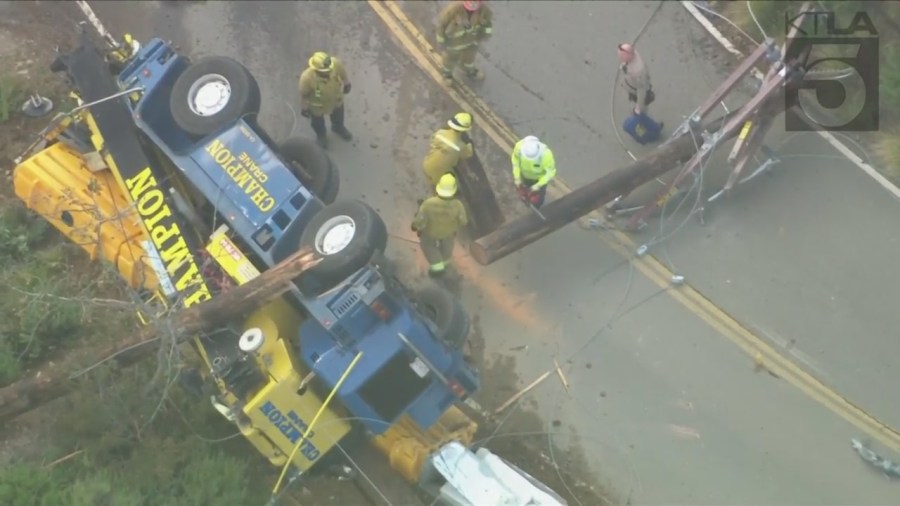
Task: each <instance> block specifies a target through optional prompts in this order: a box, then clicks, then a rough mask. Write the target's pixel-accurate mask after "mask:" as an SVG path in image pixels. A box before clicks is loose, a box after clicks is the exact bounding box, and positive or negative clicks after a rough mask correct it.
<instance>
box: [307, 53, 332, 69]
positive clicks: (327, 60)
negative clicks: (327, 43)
mask: <svg viewBox="0 0 900 506" xmlns="http://www.w3.org/2000/svg"><path fill="white" fill-rule="evenodd" d="M309 68H311V69H315V70H317V71H318V72H331V69H333V68H334V59H333V58H332V57H331V56H329V55H328V53H326V52H324V51H316V52H315V53H313V55H312V56H310V57H309Z"/></svg>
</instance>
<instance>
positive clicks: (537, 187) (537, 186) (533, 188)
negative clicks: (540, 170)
mask: <svg viewBox="0 0 900 506" xmlns="http://www.w3.org/2000/svg"><path fill="white" fill-rule="evenodd" d="M540 189H541V187H540V185H536V184H535V185H532V186H531V191H532V192H536V191H539V190H540Z"/></svg>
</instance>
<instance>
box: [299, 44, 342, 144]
mask: <svg viewBox="0 0 900 506" xmlns="http://www.w3.org/2000/svg"><path fill="white" fill-rule="evenodd" d="M308 64H309V67H307V69H306V70H304V71H303V73H302V74H301V75H300V114H301V115H302V116H304V117H306V118H309V119H310V123H311V124H312V129H313V131H314V132H315V133H316V140H317V141H318V143H319V145H320V146H322V147H323V148H326V147H328V139H327V137H326V131H325V116H326V115H329V116H330V117H331V130H332V131H333V132H334V133H336V134H338V135H339V136H340V137H341V138H342V139H344V140H345V141H350V140H352V139H353V135H352V134H351V133H350V131H349V130H347V127H345V126H344V95H346V94H347V93H350V79H348V78H347V71H346V70H345V69H344V64H343V63H341V61H340V60H338V59H337V58H335V57H334V56H331V55H329V54H328V53H325V52H322V51H318V52H316V53H314V54H313V55H312V56H311V57H310V58H309V62H308Z"/></svg>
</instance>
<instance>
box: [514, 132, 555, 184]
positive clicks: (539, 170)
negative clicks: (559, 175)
mask: <svg viewBox="0 0 900 506" xmlns="http://www.w3.org/2000/svg"><path fill="white" fill-rule="evenodd" d="M523 140H524V139H523ZM522 142H523V141H519V142H517V143H516V145H515V146H514V147H513V151H512V155H511V156H510V158H511V161H512V172H513V180H518V179H527V180H529V181H537V183H536V184H537V185H538V186H547V184H548V183H549V182H550V180H551V179H553V178H554V177H556V161H555V160H554V159H553V152H552V151H550V148H548V147H544V153H543V155H541V159H540V160H539V161H537V162H533V161H531V160H526V159H525V158H523V157H522V155H521V153H520V152H521V151H522Z"/></svg>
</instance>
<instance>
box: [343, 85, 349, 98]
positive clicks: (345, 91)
mask: <svg viewBox="0 0 900 506" xmlns="http://www.w3.org/2000/svg"><path fill="white" fill-rule="evenodd" d="M347 93H350V83H347V84H345V85H344V95H346V94H347Z"/></svg>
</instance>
